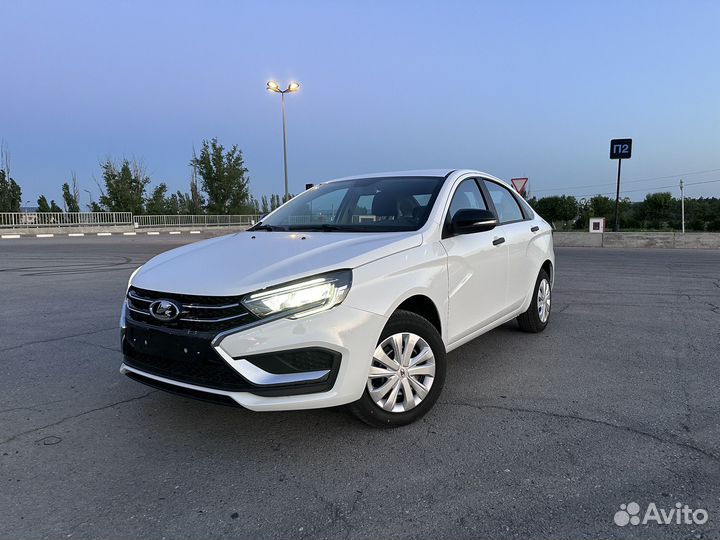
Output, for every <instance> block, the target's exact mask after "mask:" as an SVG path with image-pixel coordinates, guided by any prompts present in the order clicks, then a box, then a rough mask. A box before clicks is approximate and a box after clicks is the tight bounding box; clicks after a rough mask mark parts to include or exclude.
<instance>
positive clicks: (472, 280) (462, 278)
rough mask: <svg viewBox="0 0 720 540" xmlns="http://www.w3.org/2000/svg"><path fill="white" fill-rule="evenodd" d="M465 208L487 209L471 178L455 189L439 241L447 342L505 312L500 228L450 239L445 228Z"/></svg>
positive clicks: (504, 249) (504, 258)
mask: <svg viewBox="0 0 720 540" xmlns="http://www.w3.org/2000/svg"><path fill="white" fill-rule="evenodd" d="M466 208H474V209H482V210H490V209H491V206H490V204H489V203H488V201H487V200H486V196H485V195H484V194H483V192H482V191H481V189H480V184H479V181H478V180H477V179H475V178H466V179H464V180H462V181H460V183H459V184H458V185H457V187H456V188H455V192H454V193H453V195H452V197H451V199H450V205H449V208H448V211H447V214H446V227H445V230H444V232H443V239H442V240H441V243H442V245H443V247H444V248H445V250H446V251H447V254H448V279H449V284H448V285H449V288H448V290H449V314H448V339H449V341H450V342H453V341H456V340H458V339H461V338H463V337H464V336H466V335H468V334H470V333H472V332H473V331H475V330H477V329H479V328H482V327H483V326H485V325H487V324H489V323H490V322H492V321H494V320H495V319H497V318H498V317H500V316H502V315H503V314H504V313H507V312H508V311H509V310H508V309H507V300H506V291H507V266H508V247H507V244H506V243H504V242H502V241H501V238H502V237H503V231H502V228H501V227H497V228H495V229H494V230H492V231H484V232H477V233H472V234H462V235H457V236H453V235H452V234H451V232H450V230H449V227H448V226H449V223H450V220H451V219H452V216H453V215H454V214H455V213H456V212H457V211H458V210H463V209H466Z"/></svg>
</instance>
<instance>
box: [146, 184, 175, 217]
mask: <svg viewBox="0 0 720 540" xmlns="http://www.w3.org/2000/svg"><path fill="white" fill-rule="evenodd" d="M166 193H167V185H165V183H164V182H161V183H160V184H159V185H158V186H157V187H156V188H155V189H153V191H152V194H151V195H150V197H149V198H148V199H147V201H146V202H145V212H146V213H148V214H157V215H161V214H170V213H177V212H170V211H169V210H168V202H169V201H168V198H167V197H166ZM176 206H177V204H176Z"/></svg>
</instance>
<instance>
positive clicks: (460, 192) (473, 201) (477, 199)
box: [449, 178, 488, 219]
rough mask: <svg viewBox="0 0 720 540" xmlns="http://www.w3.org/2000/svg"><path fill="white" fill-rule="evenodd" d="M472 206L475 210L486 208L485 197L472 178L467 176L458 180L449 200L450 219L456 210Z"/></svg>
mask: <svg viewBox="0 0 720 540" xmlns="http://www.w3.org/2000/svg"><path fill="white" fill-rule="evenodd" d="M467 208H472V209H475V210H487V209H488V207H487V205H486V204H485V199H484V198H483V196H482V193H481V192H480V188H479V187H478V185H477V182H476V181H475V180H474V179H473V178H468V179H467V180H463V181H462V182H460V185H459V186H458V187H457V189H456V190H455V194H454V195H453V198H452V201H450V212H449V214H450V219H452V217H453V216H454V215H455V212H457V211H458V210H465V209H467Z"/></svg>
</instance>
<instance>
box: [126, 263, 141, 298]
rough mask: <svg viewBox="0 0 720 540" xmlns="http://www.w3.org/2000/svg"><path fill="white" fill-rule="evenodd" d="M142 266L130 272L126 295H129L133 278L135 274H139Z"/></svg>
mask: <svg viewBox="0 0 720 540" xmlns="http://www.w3.org/2000/svg"><path fill="white" fill-rule="evenodd" d="M141 268H142V266H138V267H137V268H136V269H135V270H133V273H132V274H130V277H129V278H128V282H127V287H125V295H127V292H128V291H129V290H130V282H132V279H133V278H134V277H135V274H137V273H138V272H139V271H140V269H141Z"/></svg>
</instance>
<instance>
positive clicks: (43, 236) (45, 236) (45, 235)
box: [35, 234, 55, 238]
mask: <svg viewBox="0 0 720 540" xmlns="http://www.w3.org/2000/svg"><path fill="white" fill-rule="evenodd" d="M53 236H55V235H54V234H36V235H35V237H36V238H52V237H53Z"/></svg>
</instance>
